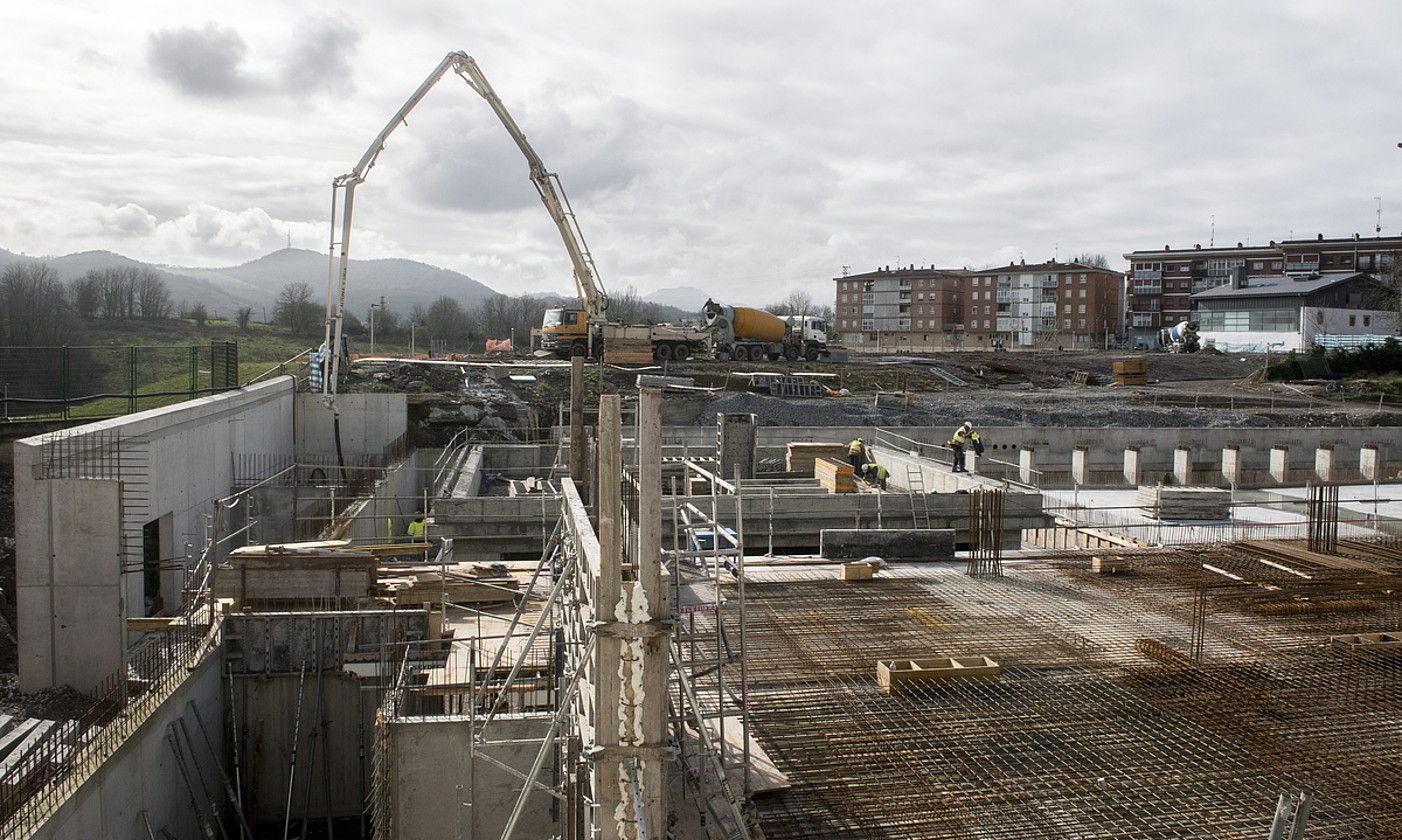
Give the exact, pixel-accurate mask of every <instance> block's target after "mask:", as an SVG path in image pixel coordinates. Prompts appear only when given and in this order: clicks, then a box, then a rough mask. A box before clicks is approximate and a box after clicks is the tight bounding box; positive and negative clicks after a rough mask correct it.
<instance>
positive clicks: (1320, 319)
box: [1314, 309, 1324, 327]
mask: <svg viewBox="0 0 1402 840" xmlns="http://www.w3.org/2000/svg"><path fill="white" fill-rule="evenodd" d="M1314 323H1315V326H1319V327H1322V326H1324V310H1322V309H1320V310H1316V311H1315V313H1314Z"/></svg>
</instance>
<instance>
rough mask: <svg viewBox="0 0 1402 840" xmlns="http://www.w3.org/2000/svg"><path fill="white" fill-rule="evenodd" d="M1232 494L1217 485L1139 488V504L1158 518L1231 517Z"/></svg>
mask: <svg viewBox="0 0 1402 840" xmlns="http://www.w3.org/2000/svg"><path fill="white" fill-rule="evenodd" d="M1231 501H1232V499H1231V494H1230V493H1228V492H1227V491H1226V490H1222V489H1220V488H1217V487H1165V486H1163V485H1158V486H1157V487H1143V486H1141V487H1140V488H1139V496H1138V505H1139V507H1140V508H1141V509H1142V510H1143V511H1144V512H1145V513H1147V514H1148V515H1150V516H1152V517H1154V518H1155V519H1191V520H1219V519H1231V516H1232V514H1231Z"/></svg>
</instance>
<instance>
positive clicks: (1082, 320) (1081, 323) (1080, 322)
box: [1076, 318, 1086, 329]
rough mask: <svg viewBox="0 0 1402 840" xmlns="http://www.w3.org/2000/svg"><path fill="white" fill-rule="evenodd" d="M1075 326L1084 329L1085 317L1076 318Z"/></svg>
mask: <svg viewBox="0 0 1402 840" xmlns="http://www.w3.org/2000/svg"><path fill="white" fill-rule="evenodd" d="M1076 326H1077V327H1079V328H1080V329H1085V328H1086V319H1085V318H1078V319H1077V320H1076Z"/></svg>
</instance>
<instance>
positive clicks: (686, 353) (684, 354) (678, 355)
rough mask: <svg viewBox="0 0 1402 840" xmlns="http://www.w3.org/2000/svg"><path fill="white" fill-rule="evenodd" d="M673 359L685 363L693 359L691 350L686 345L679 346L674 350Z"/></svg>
mask: <svg viewBox="0 0 1402 840" xmlns="http://www.w3.org/2000/svg"><path fill="white" fill-rule="evenodd" d="M672 358H673V359H676V360H677V361H679V362H684V361H686V360H687V359H690V358H691V348H690V347H688V346H686V345H685V344H678V345H677V346H675V347H673V348H672Z"/></svg>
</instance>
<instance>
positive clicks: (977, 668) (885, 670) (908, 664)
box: [876, 656, 1003, 694]
mask: <svg viewBox="0 0 1402 840" xmlns="http://www.w3.org/2000/svg"><path fill="white" fill-rule="evenodd" d="M1002 673H1003V667H1002V666H1001V665H999V664H998V663H997V662H994V661H993V660H992V659H989V658H988V657H987V656H949V657H942V658H940V659H896V660H890V661H884V662H878V663H876V684H877V685H878V686H880V687H881V688H882V689H884V690H885V692H886V693H887V694H892V693H894V692H897V691H900V690H901V689H903V688H907V687H914V686H918V685H920V684H921V683H931V682H940V681H943V680H959V679H968V678H970V677H997V676H999V675H1001V674H1002Z"/></svg>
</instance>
